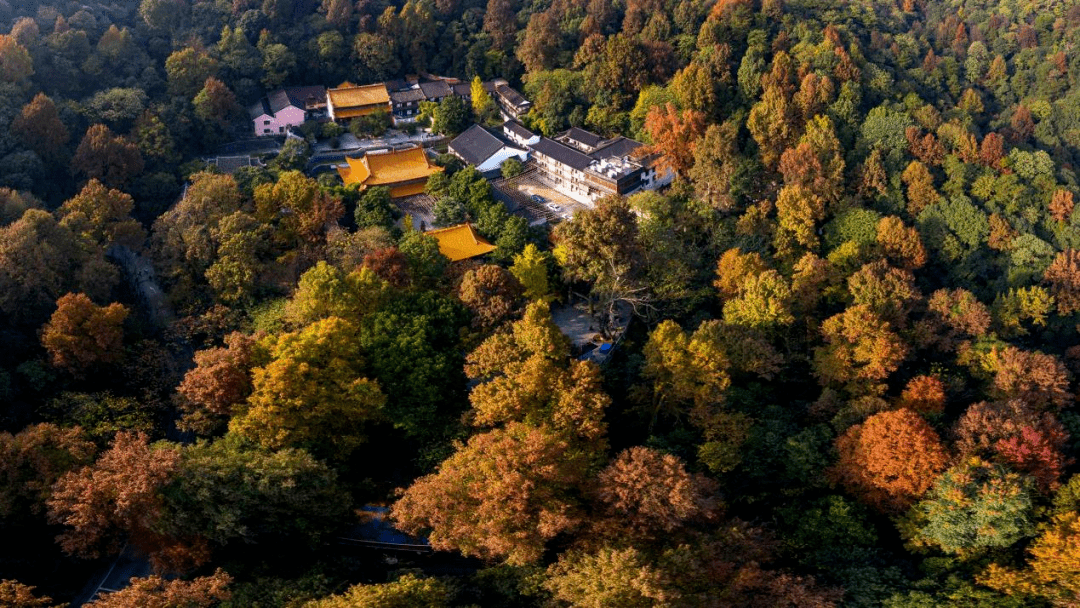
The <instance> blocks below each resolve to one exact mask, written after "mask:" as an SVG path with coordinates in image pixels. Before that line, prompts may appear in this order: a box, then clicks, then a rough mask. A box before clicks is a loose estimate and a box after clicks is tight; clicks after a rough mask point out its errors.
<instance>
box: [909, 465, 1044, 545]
mask: <svg viewBox="0 0 1080 608" xmlns="http://www.w3.org/2000/svg"><path fill="white" fill-rule="evenodd" d="M1032 507H1033V505H1032V500H1031V494H1030V483H1029V482H1027V481H1026V480H1024V479H1023V478H1021V477H1020V476H1019V475H1017V474H1016V473H1013V472H1010V471H1008V470H1006V469H1004V468H1003V467H1001V466H999V465H994V464H990V463H988V462H984V461H983V460H980V459H979V458H974V457H973V458H970V459H968V460H966V461H965V462H963V463H961V464H959V465H957V466H955V467H953V468H951V469H949V470H948V471H946V472H945V474H943V475H942V476H941V477H940V478H939V479H938V481H937V483H935V484H934V487H933V488H932V489H931V490H930V492H929V494H928V495H927V497H926V499H925V500H923V501H922V502H920V503H919V504H918V505H916V506H915V508H914V512H913V514H912V517H911V521H912V523H914V524H915V525H916V526H917V529H916V531H915V536H914V540H915V541H916V542H918V543H921V544H926V545H931V546H935V547H938V548H940V549H941V550H943V551H945V552H947V553H953V554H957V555H961V556H970V555H972V554H973V553H977V552H979V551H981V550H984V549H993V548H1003V547H1009V546H1011V545H1013V544H1014V543H1015V542H1016V541H1018V540H1020V539H1021V538H1024V537H1025V536H1030V535H1031V534H1033V533H1034V532H1035V525H1034V522H1033V521H1032V515H1033V514H1032Z"/></svg>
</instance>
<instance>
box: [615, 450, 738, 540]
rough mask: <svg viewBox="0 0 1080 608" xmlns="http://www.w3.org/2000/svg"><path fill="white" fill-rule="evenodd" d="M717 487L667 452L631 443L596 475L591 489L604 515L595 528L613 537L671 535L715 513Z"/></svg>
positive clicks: (716, 507)
mask: <svg viewBox="0 0 1080 608" xmlns="http://www.w3.org/2000/svg"><path fill="white" fill-rule="evenodd" d="M715 492H716V487H715V484H714V482H712V481H711V480H710V479H708V478H707V477H704V476H702V475H693V474H691V473H688V472H687V471H686V469H685V468H684V466H683V463H682V462H680V461H679V459H678V458H676V457H674V456H672V455H671V454H662V453H659V452H656V451H655V450H650V449H648V448H643V447H634V448H630V449H628V450H625V451H623V452H622V453H621V454H619V456H618V457H616V458H615V460H613V461H612V462H611V464H609V465H608V466H607V468H606V469H604V470H603V471H601V472H600V474H599V475H598V476H597V480H596V490H595V492H594V494H595V497H596V501H597V503H598V505H599V511H600V513H601V517H602V518H603V519H601V521H600V522H599V524H598V530H599V531H600V533H601V534H605V532H606V535H607V536H613V537H618V536H619V535H621V534H624V533H627V532H629V533H630V534H631V535H633V536H636V537H644V538H651V537H655V536H656V535H663V534H670V533H672V532H674V531H676V530H677V529H678V528H679V527H681V526H683V525H685V524H687V523H689V522H692V521H694V520H708V519H709V518H711V517H712V516H714V515H716V512H717V509H718V506H719V505H718V501H717V499H716V497H715V496H714V494H715ZM605 529H606V530H605Z"/></svg>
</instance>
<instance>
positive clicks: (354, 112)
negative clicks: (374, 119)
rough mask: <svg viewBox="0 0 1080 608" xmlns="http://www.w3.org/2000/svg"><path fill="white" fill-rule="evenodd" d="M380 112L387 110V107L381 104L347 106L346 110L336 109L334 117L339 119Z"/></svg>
mask: <svg viewBox="0 0 1080 608" xmlns="http://www.w3.org/2000/svg"><path fill="white" fill-rule="evenodd" d="M379 112H386V108H383V107H380V106H365V107H363V108H347V109H344V110H341V109H335V110H334V118H337V119H338V120H344V119H346V118H356V117H357V116H367V115H369V114H378V113H379Z"/></svg>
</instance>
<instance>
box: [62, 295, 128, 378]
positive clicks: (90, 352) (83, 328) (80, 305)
mask: <svg viewBox="0 0 1080 608" xmlns="http://www.w3.org/2000/svg"><path fill="white" fill-rule="evenodd" d="M127 316H128V310H127V308H125V307H124V306H123V305H121V304H117V303H115V302H114V303H112V304H109V305H108V306H98V305H97V304H94V302H93V301H91V300H90V298H88V297H87V296H86V294H82V293H69V294H67V295H65V296H63V297H61V298H60V299H59V300H57V301H56V312H54V313H53V314H52V317H51V318H50V319H49V322H48V323H46V324H45V326H44V327H42V330H41V344H42V346H44V347H45V350H47V351H48V352H49V359H50V361H51V363H52V364H53V365H55V366H56V367H59V368H62V369H65V370H68V371H70V372H72V373H73V374H80V375H81V374H83V373H85V372H87V371H89V370H90V369H91V368H93V367H95V366H98V365H103V364H109V363H116V362H118V361H120V360H121V359H122V358H123V356H124V350H123V342H124V319H126V318H127Z"/></svg>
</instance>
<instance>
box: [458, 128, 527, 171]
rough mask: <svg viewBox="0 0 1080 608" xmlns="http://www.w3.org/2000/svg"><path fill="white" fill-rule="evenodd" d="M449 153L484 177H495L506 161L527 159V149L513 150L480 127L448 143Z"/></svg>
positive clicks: (523, 160) (471, 129)
mask: <svg viewBox="0 0 1080 608" xmlns="http://www.w3.org/2000/svg"><path fill="white" fill-rule="evenodd" d="M450 153H451V154H453V155H454V156H456V157H458V158H460V159H461V160H463V161H465V162H466V163H468V164H470V165H473V166H475V167H476V169H477V170H478V171H480V173H481V174H483V175H484V176H485V177H492V176H495V175H497V174H498V173H499V170H500V168H501V167H502V164H503V162H505V161H506V160H507V159H510V158H516V159H518V160H519V161H521V162H525V161H526V160H528V158H529V151H528V149H522V148H515V147H513V146H511V145H509V144H508V143H507V142H505V141H503V140H501V139H499V138H498V137H495V136H494V135H492V134H491V132H490V131H488V130H487V129H485V128H484V127H481V126H480V125H473V126H471V127H469V128H468V129H466V130H465V132H464V133H462V134H461V135H458V136H457V137H455V138H454V140H453V141H451V142H450Z"/></svg>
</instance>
